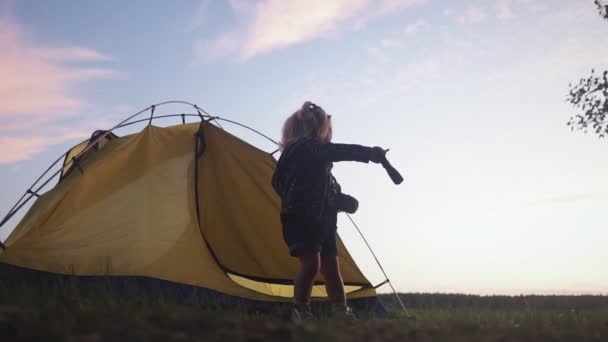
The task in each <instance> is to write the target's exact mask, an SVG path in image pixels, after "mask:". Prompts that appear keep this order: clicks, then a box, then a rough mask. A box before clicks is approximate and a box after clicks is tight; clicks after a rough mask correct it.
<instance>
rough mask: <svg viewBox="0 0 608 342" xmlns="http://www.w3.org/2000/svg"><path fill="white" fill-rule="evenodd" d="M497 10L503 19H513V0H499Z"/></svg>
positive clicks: (498, 15) (499, 16)
mask: <svg viewBox="0 0 608 342" xmlns="http://www.w3.org/2000/svg"><path fill="white" fill-rule="evenodd" d="M496 10H497V12H498V14H497V17H498V18H499V19H502V20H506V19H511V18H512V17H513V11H512V10H511V0H497V1H496Z"/></svg>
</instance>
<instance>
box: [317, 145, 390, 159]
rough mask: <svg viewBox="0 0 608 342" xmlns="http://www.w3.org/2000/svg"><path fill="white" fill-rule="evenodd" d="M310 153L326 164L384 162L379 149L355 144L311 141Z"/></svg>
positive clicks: (381, 151)
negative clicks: (326, 162)
mask: <svg viewBox="0 0 608 342" xmlns="http://www.w3.org/2000/svg"><path fill="white" fill-rule="evenodd" d="M310 148H311V149H312V152H313V153H314V154H315V155H316V156H318V157H319V158H320V159H322V160H324V161H328V162H341V161H358V162H362V163H368V162H370V161H371V162H373V163H380V162H382V160H384V155H385V153H386V152H385V151H384V149H383V148H381V147H367V146H362V145H356V144H336V143H322V142H319V141H311V144H310Z"/></svg>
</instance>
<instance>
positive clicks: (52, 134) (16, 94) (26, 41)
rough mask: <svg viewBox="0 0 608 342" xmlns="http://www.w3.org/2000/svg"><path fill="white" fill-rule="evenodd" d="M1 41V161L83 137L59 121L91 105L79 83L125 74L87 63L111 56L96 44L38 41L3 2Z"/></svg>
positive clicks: (11, 159)
mask: <svg viewBox="0 0 608 342" xmlns="http://www.w3.org/2000/svg"><path fill="white" fill-rule="evenodd" d="M0 46H2V53H0V75H2V76H1V78H0V103H1V104H2V105H1V107H0V142H1V143H0V146H2V157H0V164H2V163H9V162H14V161H18V160H23V159H27V158H30V157H31V156H33V155H34V154H36V153H39V152H41V151H43V150H44V149H45V148H46V147H48V146H49V145H52V144H56V143H60V142H63V141H65V140H66V139H68V140H69V139H73V138H75V137H76V136H78V137H81V136H82V134H80V133H73V132H64V131H63V128H62V126H61V125H58V124H57V122H58V121H59V120H62V119H66V118H68V117H70V118H74V117H76V116H77V114H78V113H79V112H81V111H83V110H84V109H86V108H87V106H89V104H88V103H87V101H86V100H84V99H82V98H81V97H80V96H79V95H78V88H79V87H80V86H81V85H82V83H83V82H88V81H93V80H99V79H116V78H123V77H124V75H123V74H122V73H120V72H118V71H116V70H114V69H111V68H106V67H100V66H91V63H99V62H105V61H109V60H111V57H110V56H109V55H107V54H104V53H102V52H99V51H97V50H94V49H89V48H85V47H79V46H62V47H53V46H48V45H45V44H41V43H40V42H38V41H37V40H36V39H35V38H34V37H33V35H32V34H31V33H29V32H27V31H26V30H25V29H24V28H23V27H22V26H21V25H19V23H18V22H17V21H16V20H15V19H14V18H13V17H12V16H10V15H9V11H8V10H7V8H6V7H4V8H3V9H2V12H1V13H0ZM74 62H78V65H75V64H74ZM83 63H84V65H83ZM73 122H76V123H78V122H79V121H78V120H73ZM73 124H74V123H73ZM73 131H78V128H74V129H73ZM24 137H27V138H24Z"/></svg>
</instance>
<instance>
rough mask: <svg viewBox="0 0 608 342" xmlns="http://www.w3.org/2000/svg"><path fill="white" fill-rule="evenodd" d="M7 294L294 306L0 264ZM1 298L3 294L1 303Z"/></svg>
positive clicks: (367, 310) (1, 286)
mask: <svg viewBox="0 0 608 342" xmlns="http://www.w3.org/2000/svg"><path fill="white" fill-rule="evenodd" d="M9 289H12V290H9ZM5 291H8V292H7V293H10V292H15V291H16V292H19V291H22V292H28V291H29V292H31V293H35V294H38V295H40V297H41V298H48V300H50V301H52V300H62V298H64V297H68V298H71V299H75V298H83V299H85V298H86V299H92V300H95V299H99V300H101V301H115V302H118V303H125V304H130V305H142V306H143V305H154V304H161V305H162V304H178V305H189V306H195V307H198V308H201V309H207V310H240V311H245V312H247V313H249V314H272V313H279V312H286V311H288V309H289V307H290V305H291V304H290V303H287V302H264V301H255V300H251V299H246V298H241V297H235V296H230V295H226V294H224V293H221V292H218V291H215V290H211V289H207V288H203V287H197V286H191V285H186V284H181V283H175V282H171V281H166V280H160V279H155V278H149V277H141V276H75V275H64V274H57V273H50V272H43V271H37V270H32V269H28V268H23V267H18V266H13V265H9V264H5V263H0V292H5ZM29 292H28V293H29ZM1 296H2V294H1V293H0V299H2V297H1ZM74 297H75V298H74ZM349 305H350V306H352V307H353V308H354V310H355V312H357V313H364V314H372V315H377V316H383V315H385V314H386V313H387V311H386V309H385V308H384V306H383V305H382V303H381V302H380V301H379V300H378V299H377V298H376V297H370V298H361V299H354V300H351V301H349ZM313 310H314V311H315V312H319V313H326V312H329V303H328V302H327V301H313Z"/></svg>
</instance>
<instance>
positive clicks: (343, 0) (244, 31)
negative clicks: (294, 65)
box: [194, 0, 426, 61]
mask: <svg viewBox="0 0 608 342" xmlns="http://www.w3.org/2000/svg"><path fill="white" fill-rule="evenodd" d="M425 1H426V0H382V1H379V2H378V1H373V0H291V1H283V0H263V1H260V2H257V3H255V4H252V3H251V2H248V1H243V0H231V1H230V7H231V9H232V11H233V13H234V14H235V15H236V16H237V19H238V22H239V25H238V26H237V27H236V28H233V29H231V30H229V31H225V32H222V33H220V34H218V35H217V36H216V37H214V38H212V39H210V40H197V41H195V43H194V48H195V51H196V53H197V55H198V56H199V57H201V59H203V60H204V61H209V60H213V59H217V58H221V57H225V56H234V57H236V58H237V59H240V60H247V59H249V58H252V57H254V56H257V55H260V54H265V53H268V52H270V51H273V50H276V49H281V48H285V47H288V46H292V45H295V44H299V43H303V42H306V41H311V40H314V39H319V38H323V37H326V36H327V35H332V34H339V33H341V32H344V31H345V30H352V29H357V28H361V27H363V26H365V25H366V24H367V23H368V22H369V21H371V20H373V19H375V18H378V17H380V16H385V15H388V14H390V13H394V12H395V11H399V10H402V9H404V8H408V7H412V6H416V5H421V4H423V3H425Z"/></svg>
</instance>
